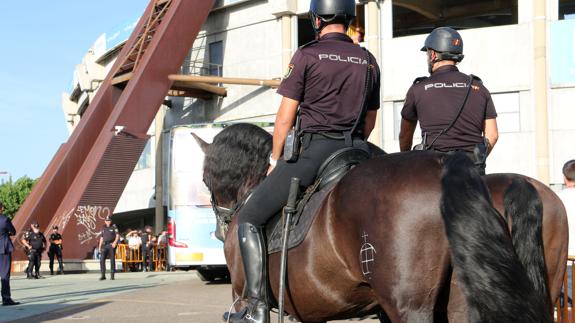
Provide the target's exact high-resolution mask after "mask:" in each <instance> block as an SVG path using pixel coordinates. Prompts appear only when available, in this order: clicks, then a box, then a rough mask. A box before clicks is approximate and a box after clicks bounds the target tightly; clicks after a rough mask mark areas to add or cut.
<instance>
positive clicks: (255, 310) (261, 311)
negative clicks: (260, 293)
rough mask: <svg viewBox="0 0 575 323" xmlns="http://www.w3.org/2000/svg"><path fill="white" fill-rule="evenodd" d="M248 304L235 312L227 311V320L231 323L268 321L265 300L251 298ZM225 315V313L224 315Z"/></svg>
mask: <svg viewBox="0 0 575 323" xmlns="http://www.w3.org/2000/svg"><path fill="white" fill-rule="evenodd" d="M248 302H249V303H248V305H247V306H245V307H244V308H242V309H241V310H239V311H238V312H236V313H231V314H230V313H228V320H227V321H229V322H231V323H269V322H270V310H269V305H268V304H267V302H265V301H261V300H251V301H248ZM224 317H225V315H224Z"/></svg>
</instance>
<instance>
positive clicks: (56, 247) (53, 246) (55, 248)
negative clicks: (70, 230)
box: [48, 225, 64, 275]
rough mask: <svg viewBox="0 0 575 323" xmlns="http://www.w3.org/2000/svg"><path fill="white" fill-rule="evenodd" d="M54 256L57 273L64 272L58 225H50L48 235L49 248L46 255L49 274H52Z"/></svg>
mask: <svg viewBox="0 0 575 323" xmlns="http://www.w3.org/2000/svg"><path fill="white" fill-rule="evenodd" d="M54 256H56V258H58V268H59V269H58V275H61V274H63V273H64V266H63V264H62V235H61V234H60V233H59V232H58V226H57V225H55V226H53V227H52V234H51V235H50V249H48V257H49V258H50V275H54Z"/></svg>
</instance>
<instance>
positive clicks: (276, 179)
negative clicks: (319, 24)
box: [238, 32, 380, 226]
mask: <svg viewBox="0 0 575 323" xmlns="http://www.w3.org/2000/svg"><path fill="white" fill-rule="evenodd" d="M367 55H370V59H369V61H370V68H371V73H370V74H371V78H372V79H371V81H370V82H369V84H371V86H370V88H369V89H365V85H366V73H367V68H368V67H367V64H368V63H367V62H368V60H367ZM379 87H380V75H379V67H378V65H377V62H376V60H375V57H373V55H371V53H369V52H368V51H365V50H363V49H362V48H361V47H360V46H359V45H357V44H354V43H353V41H352V40H351V38H349V37H348V36H347V35H345V34H343V33H337V32H335V33H327V34H325V35H323V36H322V37H321V38H320V39H319V40H318V41H313V42H311V43H309V44H307V45H304V46H302V47H300V48H299V49H298V50H297V51H296V53H295V54H294V56H293V58H292V60H291V63H290V65H289V71H288V73H287V74H286V76H285V77H284V79H283V80H282V83H281V84H280V86H279V88H278V91H277V92H278V93H279V94H281V95H282V96H284V97H287V98H290V99H293V100H296V101H298V102H300V106H299V111H300V118H301V130H300V131H301V132H302V134H303V135H302V147H301V153H300V156H299V158H298V160H297V161H296V162H286V161H283V160H279V161H278V162H277V165H276V167H275V168H274V170H273V171H272V172H271V173H270V174H269V175H268V176H267V177H266V178H265V180H264V181H262V183H260V184H259V185H258V187H257V188H256V189H255V190H254V193H253V194H252V196H251V197H250V199H249V200H248V201H247V203H246V204H245V205H244V206H243V207H242V208H241V209H240V211H239V218H238V221H239V223H251V224H253V225H256V226H263V225H265V223H266V222H267V221H268V219H269V218H270V217H272V216H273V215H274V214H276V213H278V212H279V211H280V210H281V208H282V207H283V206H284V205H285V203H286V201H287V196H288V193H289V192H288V191H289V183H290V180H291V178H292V177H298V178H299V179H300V183H301V185H302V186H309V185H311V184H312V183H313V181H314V180H315V177H316V175H317V171H318V169H319V167H320V166H321V164H322V163H323V162H324V160H325V159H326V158H327V157H329V156H330V155H331V154H332V153H334V152H336V151H337V150H339V149H342V148H345V147H347V146H349V143H346V140H344V139H343V138H342V135H343V134H344V133H345V132H346V131H350V130H351V129H352V128H353V126H354V124H355V122H356V120H357V119H358V118H359V116H360V112H361V109H362V103H363V100H364V98H363V93H364V91H367V101H366V102H367V107H368V109H369V110H377V109H379ZM362 131H363V126H358V127H357V129H356V131H355V133H354V134H352V138H353V139H352V143H351V144H352V145H353V146H354V147H357V148H363V149H366V150H369V148H368V146H367V143H366V141H365V139H366V138H364V135H363V133H362ZM334 138H338V139H334ZM339 138H341V139H339ZM270 192H273V193H270Z"/></svg>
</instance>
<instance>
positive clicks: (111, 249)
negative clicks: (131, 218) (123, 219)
mask: <svg viewBox="0 0 575 323" xmlns="http://www.w3.org/2000/svg"><path fill="white" fill-rule="evenodd" d="M104 223H105V226H104V227H103V228H102V232H101V233H100V243H99V245H98V249H100V273H101V274H102V275H101V276H100V280H104V279H106V258H108V257H110V279H111V280H114V273H115V272H116V246H117V245H118V241H119V240H120V233H119V232H118V228H117V227H116V225H115V224H114V225H113V224H112V217H111V216H107V217H106V219H105V220H104Z"/></svg>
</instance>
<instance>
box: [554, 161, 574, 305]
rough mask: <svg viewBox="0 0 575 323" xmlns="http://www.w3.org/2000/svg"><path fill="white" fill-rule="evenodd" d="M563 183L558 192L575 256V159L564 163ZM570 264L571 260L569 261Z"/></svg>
mask: <svg viewBox="0 0 575 323" xmlns="http://www.w3.org/2000/svg"><path fill="white" fill-rule="evenodd" d="M563 183H565V188H564V189H563V190H562V191H559V192H557V195H559V198H560V199H561V201H562V202H563V205H565V210H566V211H567V224H568V227H569V249H568V251H567V254H568V255H570V256H575V159H573V160H570V161H568V162H566V163H565V164H564V165H563ZM568 264H570V262H568ZM571 271H572V269H571V266H567V292H568V293H569V295H568V301H569V302H570V303H571V302H572V300H571V298H572V296H573V295H572V290H571V279H572V277H571V276H572V275H571Z"/></svg>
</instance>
